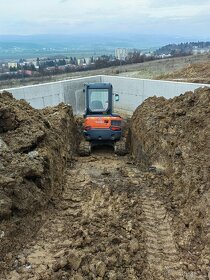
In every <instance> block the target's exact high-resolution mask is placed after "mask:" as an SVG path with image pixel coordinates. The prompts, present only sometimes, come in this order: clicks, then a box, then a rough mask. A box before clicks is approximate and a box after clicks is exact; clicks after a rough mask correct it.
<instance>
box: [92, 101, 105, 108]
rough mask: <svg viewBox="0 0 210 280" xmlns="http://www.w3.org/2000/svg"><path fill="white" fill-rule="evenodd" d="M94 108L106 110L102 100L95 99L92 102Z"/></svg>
mask: <svg viewBox="0 0 210 280" xmlns="http://www.w3.org/2000/svg"><path fill="white" fill-rule="evenodd" d="M91 109H92V110H104V106H103V104H102V102H101V101H100V100H94V101H92V102H91Z"/></svg>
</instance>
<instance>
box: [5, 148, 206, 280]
mask: <svg viewBox="0 0 210 280" xmlns="http://www.w3.org/2000/svg"><path fill="white" fill-rule="evenodd" d="M161 182H164V178H163V175H158V174H154V173H149V172H142V171H140V170H139V169H137V167H135V166H134V165H133V164H132V162H130V161H129V159H128V158H127V157H117V156H115V155H114V153H113V151H112V150H109V149H108V150H95V151H93V153H92V155H91V156H90V157H84V158H81V157H75V158H74V164H73V166H70V167H69V168H68V169H67V171H66V184H65V189H64V192H63V196H62V198H61V199H60V200H59V201H58V203H57V205H56V207H55V209H51V210H48V211H47V213H45V215H46V216H45V222H44V223H43V225H42V227H41V228H40V230H39V232H38V234H37V235H36V237H35V239H34V240H33V241H32V242H31V243H29V244H27V245H25V247H24V249H23V250H22V251H21V252H20V253H19V254H18V255H16V256H10V257H11V261H10V263H11V267H9V272H8V273H7V274H4V276H3V278H2V279H5V280H6V279H8V280H26V279H31V280H32V279H34V280H35V279H36V280H38V279H39V280H41V279H46V280H47V279H49V280H53V279H55V280H57V279H75V280H76V279H77V280H82V279H112V280H114V279H191V278H185V277H186V276H187V275H188V273H187V272H186V270H185V268H186V267H185V266H184V265H183V262H182V260H181V259H180V255H179V252H178V250H177V247H176V243H175V241H174V238H173V228H171V224H170V216H169V214H168V213H167V211H166V209H165V208H164V205H163V202H162V201H161V200H160V199H158V198H157V195H156V185H159V184H161ZM204 279H205V278H204Z"/></svg>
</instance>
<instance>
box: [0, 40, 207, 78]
mask: <svg viewBox="0 0 210 280" xmlns="http://www.w3.org/2000/svg"><path fill="white" fill-rule="evenodd" d="M207 52H210V42H196V43H194V42H191V43H181V44H169V45H166V46H164V47H161V48H159V49H158V50H156V51H141V50H138V49H126V48H117V49H116V50H115V55H101V56H97V57H94V56H91V57H79V58H77V57H72V56H69V57H68V56H62V55H59V56H58V57H37V58H31V59H22V58H21V59H19V60H18V61H15V60H14V61H13V60H12V61H11V60H8V61H4V62H0V80H9V79H13V78H26V77H39V76H48V75H56V74H62V73H70V72H76V71H86V70H94V69H100V68H106V67H110V66H118V65H125V64H132V63H142V62H145V61H151V60H157V59H164V58H170V57H178V56H187V55H193V54H202V53H207Z"/></svg>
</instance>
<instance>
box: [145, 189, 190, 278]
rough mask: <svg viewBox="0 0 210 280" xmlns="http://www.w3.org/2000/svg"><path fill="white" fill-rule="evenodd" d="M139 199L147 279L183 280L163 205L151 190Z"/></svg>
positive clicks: (146, 191)
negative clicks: (141, 211) (146, 262)
mask: <svg viewBox="0 0 210 280" xmlns="http://www.w3.org/2000/svg"><path fill="white" fill-rule="evenodd" d="M141 199H142V208H143V212H144V216H145V220H144V222H143V224H142V227H143V229H144V231H145V235H146V240H145V242H146V248H147V249H146V250H147V261H148V268H147V271H148V274H149V275H148V276H149V277H148V278H147V279H156V280H159V279H168V280H170V279H171V280H175V279H176V280H183V279H185V278H184V274H183V271H182V266H181V262H180V258H179V255H178V252H177V249H176V245H175V242H174V239H173V233H172V230H171V227H170V223H169V217H168V215H167V212H166V210H165V208H164V206H163V204H162V203H161V202H160V201H159V200H158V199H157V198H156V197H155V195H154V192H153V191H152V190H143V191H142V197H141Z"/></svg>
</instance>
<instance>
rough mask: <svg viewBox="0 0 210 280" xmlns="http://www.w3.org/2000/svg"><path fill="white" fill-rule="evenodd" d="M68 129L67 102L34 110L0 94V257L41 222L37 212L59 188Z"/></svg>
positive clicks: (69, 144)
mask: <svg viewBox="0 0 210 280" xmlns="http://www.w3.org/2000/svg"><path fill="white" fill-rule="evenodd" d="M73 134H74V122H73V114H72V110H71V108H70V107H68V106H66V105H64V104H60V105H59V106H57V107H55V108H46V109H45V110H41V111H39V110H35V109H33V108H32V107H31V106H30V105H29V104H28V103H26V102H25V101H24V100H21V101H17V100H15V99H14V98H13V97H12V95H11V94H9V93H6V92H5V93H3V94H0V220H1V221H2V222H1V224H0V236H1V237H0V239H1V243H0V252H1V257H2V255H3V256H5V254H6V253H7V252H10V251H11V250H13V249H15V248H21V244H23V243H24V242H25V241H26V240H27V238H28V237H30V236H31V235H33V234H34V233H35V232H36V229H37V228H38V225H39V224H40V223H41V220H42V214H39V215H38V213H37V212H39V211H40V210H41V209H42V208H43V207H45V206H46V205H47V204H48V203H49V202H50V203H51V204H53V203H55V201H56V199H57V197H59V195H60V194H61V193H62V190H63V182H64V178H63V176H62V174H63V172H64V169H65V166H66V165H67V161H68V160H71V157H72V152H73V150H74V137H73ZM33 215H34V216H33ZM36 215H37V216H36ZM2 259H3V258H2Z"/></svg>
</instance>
